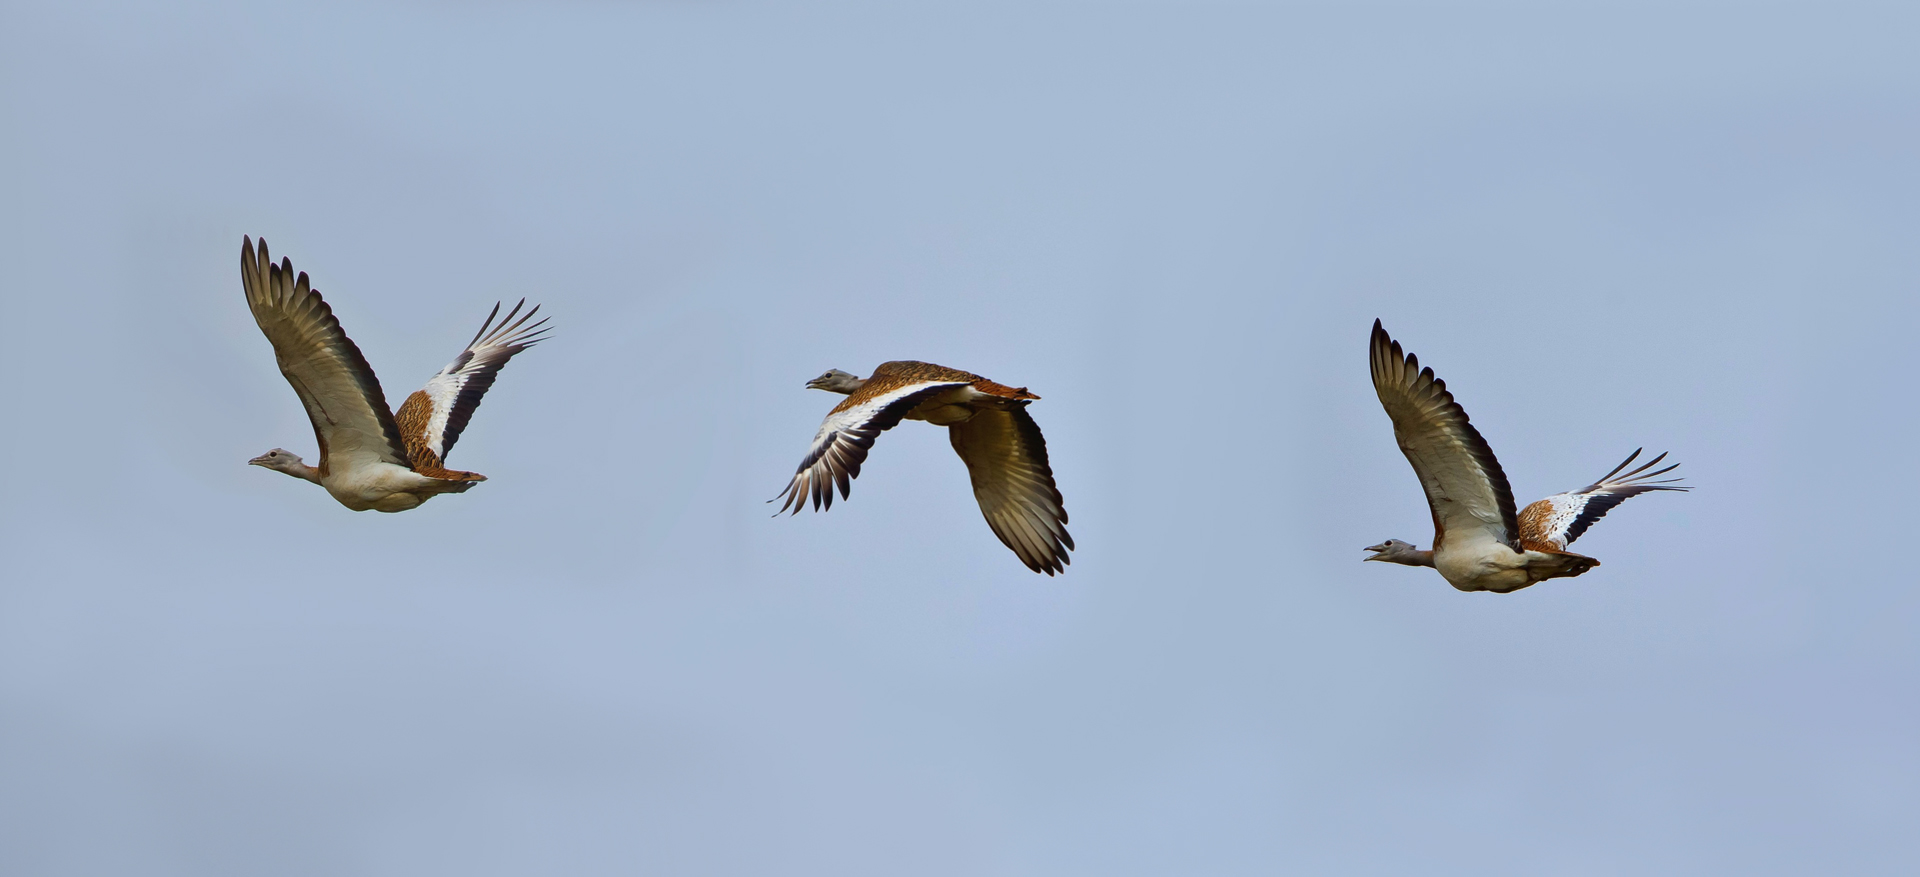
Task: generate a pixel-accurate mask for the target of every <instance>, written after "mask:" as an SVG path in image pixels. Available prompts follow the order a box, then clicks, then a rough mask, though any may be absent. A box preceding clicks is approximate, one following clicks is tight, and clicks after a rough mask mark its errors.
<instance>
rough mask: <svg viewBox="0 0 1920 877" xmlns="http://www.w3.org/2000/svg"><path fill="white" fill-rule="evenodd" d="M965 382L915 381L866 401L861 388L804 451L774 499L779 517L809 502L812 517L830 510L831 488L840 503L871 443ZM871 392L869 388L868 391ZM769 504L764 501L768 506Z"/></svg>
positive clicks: (835, 411)
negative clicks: (930, 399)
mask: <svg viewBox="0 0 1920 877" xmlns="http://www.w3.org/2000/svg"><path fill="white" fill-rule="evenodd" d="M967 383H968V382H967V381H915V382H912V383H907V384H904V385H901V386H895V387H889V388H886V389H884V390H883V391H882V392H878V393H874V394H871V395H869V394H868V393H867V392H866V389H867V388H862V390H861V391H860V392H856V393H854V394H853V395H851V396H848V397H847V399H846V401H844V402H841V403H840V404H839V405H838V406H836V407H835V408H834V409H833V410H832V411H831V412H829V413H828V414H827V419H826V421H825V422H823V423H821V424H820V431H819V432H818V433H815V434H814V436H813V445H812V446H811V447H809V448H808V449H807V456H806V458H805V459H803V460H801V461H800V468H799V469H798V470H796V471H795V472H794V473H793V480H792V481H789V482H787V488H786V489H785V490H782V491H780V495H779V496H776V497H774V498H773V499H784V500H785V501H784V502H782V503H781V504H780V511H779V512H774V514H775V515H778V514H780V512H784V511H786V510H787V509H789V508H791V509H793V513H794V514H796V515H797V514H799V513H800V509H801V507H803V506H805V505H806V504H807V498H808V497H812V498H813V509H814V511H821V510H823V509H831V508H833V488H834V486H835V485H839V487H840V498H841V499H845V498H847V495H848V493H849V491H850V489H851V483H852V481H853V479H854V478H856V477H858V476H859V475H860V464H861V463H862V462H865V461H866V459H867V450H868V449H869V448H872V447H873V440H874V439H876V438H878V437H879V436H880V434H881V433H883V432H886V431H887V430H889V429H892V428H893V427H894V425H895V424H898V423H899V422H900V419H901V418H903V417H906V416H907V413H908V412H910V411H912V410H913V409H914V407H915V406H917V405H919V404H920V403H921V402H924V401H926V400H927V398H928V397H931V396H936V395H938V394H940V393H943V392H945V391H947V390H950V389H952V388H954V387H964V386H967ZM872 387H874V384H873V382H871V381H869V382H868V388H872ZM772 501H773V500H768V502H772Z"/></svg>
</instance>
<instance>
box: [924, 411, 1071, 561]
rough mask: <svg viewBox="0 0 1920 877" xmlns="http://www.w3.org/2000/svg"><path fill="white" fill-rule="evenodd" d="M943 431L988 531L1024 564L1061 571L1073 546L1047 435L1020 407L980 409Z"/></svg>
mask: <svg viewBox="0 0 1920 877" xmlns="http://www.w3.org/2000/svg"><path fill="white" fill-rule="evenodd" d="M947 431H948V437H949V438H950V439H951V440H952V441H953V450H954V451H955V452H956V453H958V454H959V455H960V459H962V460H964V461H966V464H967V473H968V474H969V475H970V476H972V479H973V496H974V498H975V499H976V500H978V501H979V502H980V513H981V514H982V515H985V516H986V519H987V525H988V526H989V527H992V528H993V534H994V535H995V536H998V537H1000V541H1001V542H1002V543H1005V544H1006V546H1007V547H1008V548H1011V549H1013V553H1014V554H1016V555H1019V557H1020V562H1021V563H1024V564H1026V565H1027V568H1028V569H1031V570H1033V571H1034V572H1043V573H1046V574H1047V575H1054V574H1055V573H1062V572H1066V567H1067V564H1069V563H1071V562H1072V560H1071V559H1069V558H1068V556H1067V552H1068V551H1070V550H1072V548H1073V537H1072V536H1070V535H1068V534H1067V526H1066V524H1067V509H1066V504H1065V502H1064V501H1063V500H1062V499H1061V498H1060V490H1059V488H1057V487H1055V486H1054V483H1053V468H1052V467H1051V466H1050V465H1048V463H1047V440H1046V439H1045V438H1044V437H1042V436H1041V435H1040V427H1039V425H1038V424H1036V423H1034V422H1033V417H1032V416H1031V415H1029V414H1027V410H1026V407H1025V406H1024V405H1023V406H1020V407H1016V408H1014V409H1013V410H1010V411H999V410H994V409H986V410H982V411H979V412H977V413H975V414H974V415H973V417H972V418H971V419H968V420H965V421H962V422H960V423H956V424H953V425H952V426H950V427H948V428H947Z"/></svg>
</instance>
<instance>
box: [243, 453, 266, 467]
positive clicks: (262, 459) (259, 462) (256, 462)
mask: <svg viewBox="0 0 1920 877" xmlns="http://www.w3.org/2000/svg"><path fill="white" fill-rule="evenodd" d="M247 465H249V466H265V465H267V455H266V454H261V455H260V456H258V457H255V458H253V459H251V460H248V461H247Z"/></svg>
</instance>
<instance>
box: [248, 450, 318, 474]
mask: <svg viewBox="0 0 1920 877" xmlns="http://www.w3.org/2000/svg"><path fill="white" fill-rule="evenodd" d="M247 465H249V466H265V467H267V468H268V469H272V470H274V471H277V472H285V473H287V474H289V475H291V474H293V472H294V470H295V469H298V468H299V467H301V466H303V465H305V464H304V463H303V462H302V461H301V459H300V455H298V454H295V453H294V452H292V451H289V450H287V449H285V448H274V449H273V450H271V451H268V452H266V453H264V454H261V455H260V456H258V457H255V458H253V459H251V460H248V461H247Z"/></svg>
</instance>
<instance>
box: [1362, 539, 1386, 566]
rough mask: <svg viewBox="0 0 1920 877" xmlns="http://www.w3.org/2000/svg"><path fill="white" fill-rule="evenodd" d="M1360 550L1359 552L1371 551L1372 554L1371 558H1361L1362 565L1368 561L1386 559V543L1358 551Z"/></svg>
mask: <svg viewBox="0 0 1920 877" xmlns="http://www.w3.org/2000/svg"><path fill="white" fill-rule="evenodd" d="M1360 550H1361V551H1371V552H1373V556H1372V557H1362V558H1360V562H1362V563H1365V562H1367V561H1369V560H1379V559H1381V558H1383V557H1386V555H1387V543H1385V542H1382V543H1380V544H1379V545H1369V546H1367V547H1365V548H1362V549H1360Z"/></svg>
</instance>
